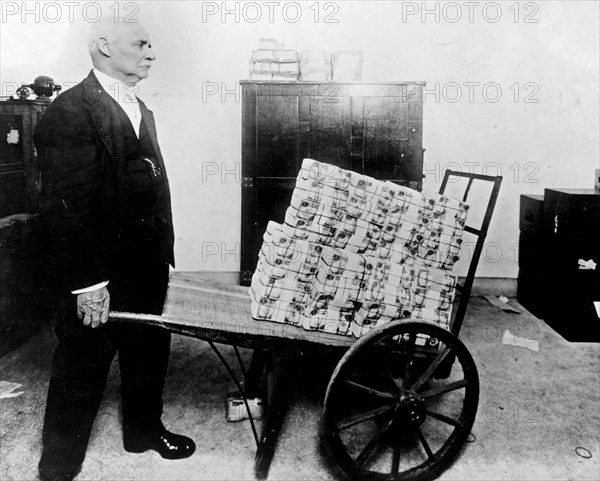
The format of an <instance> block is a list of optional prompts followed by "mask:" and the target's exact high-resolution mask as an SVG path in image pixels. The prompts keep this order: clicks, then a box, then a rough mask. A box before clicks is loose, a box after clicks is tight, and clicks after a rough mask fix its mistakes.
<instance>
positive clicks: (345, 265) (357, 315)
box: [250, 159, 468, 337]
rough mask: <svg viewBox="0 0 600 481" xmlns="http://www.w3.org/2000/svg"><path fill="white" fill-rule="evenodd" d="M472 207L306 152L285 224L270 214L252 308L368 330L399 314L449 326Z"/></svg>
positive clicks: (319, 326) (276, 316)
mask: <svg viewBox="0 0 600 481" xmlns="http://www.w3.org/2000/svg"><path fill="white" fill-rule="evenodd" d="M467 212H468V206H467V205H466V204H464V203H462V202H460V201H457V200H454V199H451V198H448V197H446V196H443V195H440V194H424V193H420V192H417V191H415V190H412V189H408V188H406V187H402V186H399V185H396V184H393V183H390V182H382V181H378V180H375V179H373V178H371V177H368V176H365V175H361V174H358V173H356V172H352V171H348V170H343V169H340V168H338V167H335V166H332V165H329V164H324V163H320V162H317V161H315V160H312V159H305V160H304V162H303V164H302V168H301V170H300V172H299V174H298V178H297V180H296V187H295V189H294V192H293V195H292V201H291V205H290V206H289V207H288V209H287V212H286V216H285V221H284V223H283V224H277V223H275V222H270V223H269V225H268V226H267V230H266V232H265V234H264V239H263V240H264V242H263V245H262V248H261V251H260V254H259V259H258V264H257V268H256V271H255V273H254V276H253V278H252V284H251V287H250V297H251V300H252V316H253V317H254V318H255V319H258V320H270V321H276V322H283V323H290V324H293V325H297V326H302V327H304V328H305V329H311V330H320V331H325V332H330V333H337V334H341V335H354V336H357V337H359V336H361V335H362V334H364V333H365V332H367V331H369V330H370V329H372V328H373V327H375V326H377V325H380V324H384V323H387V322H390V321H391V320H395V319H405V318H413V319H423V320H427V321H432V322H435V323H436V324H438V325H440V326H442V327H444V328H446V329H447V328H448V326H449V321H450V315H451V310H452V301H453V300H454V292H455V286H456V277H455V276H454V275H453V274H452V273H451V270H452V268H453V266H454V264H455V263H456V261H457V260H458V259H459V256H460V251H461V244H462V233H463V230H464V226H465V221H466V217H467Z"/></svg>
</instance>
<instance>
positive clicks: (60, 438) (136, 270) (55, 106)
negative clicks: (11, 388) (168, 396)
mask: <svg viewBox="0 0 600 481" xmlns="http://www.w3.org/2000/svg"><path fill="white" fill-rule="evenodd" d="M88 46H89V50H90V54H91V57H92V63H93V66H94V69H93V70H92V71H91V72H90V74H89V75H88V77H87V78H86V79H85V80H83V82H81V83H80V84H78V85H76V86H75V87H73V88H71V89H69V90H67V91H65V92H64V93H62V94H61V95H59V96H58V97H57V99H56V100H55V101H54V102H53V103H52V105H51V106H50V107H49V108H48V110H47V112H46V113H45V115H44V116H43V118H42V119H41V120H40V122H39V123H38V126H37V128H36V131H35V135H34V142H35V146H36V149H37V152H38V159H39V163H40V167H41V170H42V184H43V192H42V196H41V199H42V204H41V219H42V221H43V224H44V225H45V226H46V228H47V232H48V236H49V244H51V245H52V246H53V248H54V255H53V256H52V257H53V259H54V262H53V273H54V278H53V279H54V281H53V284H54V286H55V287H56V292H57V299H59V301H58V302H57V310H56V315H55V317H56V326H55V331H56V335H57V337H58V341H59V343H58V346H57V348H56V351H55V354H54V358H53V362H52V375H51V380H50V386H49V391H48V400H47V406H46V415H45V424H44V431H43V453H42V457H41V460H40V463H39V470H40V477H41V478H42V479H43V480H52V481H57V480H69V479H73V478H74V477H75V476H76V475H77V473H78V472H79V469H80V467H81V464H82V462H83V460H84V457H85V452H86V448H87V444H88V441H89V437H90V432H91V429H92V424H93V422H94V418H95V416H96V414H97V411H98V407H99V405H100V401H101V398H102V394H103V391H104V386H105V382H106V378H107V374H108V371H109V367H110V365H111V363H112V361H113V359H114V356H115V353H117V352H118V353H119V367H120V371H121V395H122V411H123V445H124V448H125V450H126V451H129V452H133V453H140V452H144V451H147V450H150V449H152V450H155V451H157V452H158V453H159V454H160V455H161V456H162V457H164V458H167V459H179V458H185V457H188V456H190V455H191V454H192V453H193V452H194V449H195V445H194V443H193V441H192V440H191V439H189V438H187V437H184V436H181V435H177V434H173V433H171V432H169V431H167V430H166V429H165V427H164V426H163V424H162V422H161V415H162V407H163V406H162V391H163V385H164V381H165V375H166V371H167V364H168V359H169V351H170V334H169V332H168V331H166V330H162V329H160V328H155V327H150V326H146V325H133V324H131V325H129V324H117V323H107V320H108V312H109V308H110V309H113V310H120V311H128V312H144V313H151V314H161V313H162V307H163V303H164V300H165V295H166V288H167V284H168V275H169V264H170V265H174V257H173V240H174V236H173V224H172V219H171V202H170V194H169V183H168V181H167V176H166V171H165V166H164V163H163V158H162V155H161V152H160V148H159V146H158V141H157V135H156V127H155V124H154V119H153V116H152V112H150V111H149V110H148V109H147V108H146V106H145V105H144V103H143V102H142V101H141V100H139V99H138V98H137V97H136V96H135V92H134V90H135V89H134V87H135V85H136V84H137V82H139V81H140V80H142V79H145V78H146V77H147V76H148V70H149V69H150V66H151V65H152V62H153V61H154V59H155V55H154V53H153V52H152V49H151V44H150V39H149V37H148V33H147V32H146V30H145V29H144V28H143V27H142V26H141V25H140V24H139V23H123V22H120V21H114V20H112V19H111V20H101V21H100V22H98V23H97V24H95V25H94V27H93V28H92V31H91V34H90V39H89V45H88Z"/></svg>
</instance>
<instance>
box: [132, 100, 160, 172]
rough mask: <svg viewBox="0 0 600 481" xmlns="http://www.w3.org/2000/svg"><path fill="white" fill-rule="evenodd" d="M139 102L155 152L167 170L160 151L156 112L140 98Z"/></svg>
mask: <svg viewBox="0 0 600 481" xmlns="http://www.w3.org/2000/svg"><path fill="white" fill-rule="evenodd" d="M138 103H139V105H140V112H141V114H142V122H144V124H145V125H146V130H147V131H148V135H149V137H150V142H151V143H152V148H153V149H154V153H155V154H156V159H157V160H158V163H159V165H160V168H161V170H162V171H163V172H166V169H165V163H164V161H163V158H162V154H161V152H160V147H159V146H158V136H157V135H156V124H155V123H154V114H153V113H152V111H151V110H150V109H148V107H146V104H145V103H144V102H142V101H141V100H140V99H138ZM165 175H166V174H165Z"/></svg>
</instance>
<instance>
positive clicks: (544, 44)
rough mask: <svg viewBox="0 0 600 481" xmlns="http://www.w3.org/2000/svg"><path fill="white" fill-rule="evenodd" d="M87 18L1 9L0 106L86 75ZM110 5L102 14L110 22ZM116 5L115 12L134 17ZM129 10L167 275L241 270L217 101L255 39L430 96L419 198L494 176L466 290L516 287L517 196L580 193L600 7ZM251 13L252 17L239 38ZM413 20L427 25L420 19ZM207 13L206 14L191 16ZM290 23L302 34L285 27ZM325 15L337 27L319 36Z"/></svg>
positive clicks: (594, 119)
mask: <svg viewBox="0 0 600 481" xmlns="http://www.w3.org/2000/svg"><path fill="white" fill-rule="evenodd" d="M89 4H90V2H79V3H77V5H75V6H73V7H71V8H72V10H71V13H72V18H69V13H70V12H69V7H68V6H67V5H65V4H63V3H62V2H58V3H54V4H53V5H52V6H44V4H43V3H42V4H40V3H37V4H36V3H33V2H32V3H29V4H28V7H29V8H30V9H31V11H32V12H34V13H29V14H27V15H26V16H25V17H24V18H23V16H22V14H23V9H22V8H21V2H3V5H4V6H3V7H2V8H3V18H2V23H0V28H1V29H2V31H1V34H0V42H1V57H0V80H1V81H2V95H6V94H7V93H11V92H10V91H11V89H13V88H14V83H15V82H16V83H21V82H28V83H29V82H32V81H33V79H34V77H35V76H37V75H40V74H45V75H50V76H51V77H53V78H54V79H55V80H56V81H57V82H58V83H65V84H66V83H69V82H70V83H73V82H77V81H79V80H80V79H82V78H83V77H84V76H85V75H86V74H87V72H88V70H89V68H90V62H89V60H88V57H87V52H86V49H85V38H86V36H87V31H88V29H89V26H90V24H89V22H86V20H85V19H84V13H85V14H86V15H87V18H88V19H90V20H91V19H94V18H95V16H96V9H95V5H91V6H90V5H89ZM7 5H8V7H7ZM36 5H37V7H36ZM111 5H114V2H103V3H101V5H100V7H101V9H102V10H104V13H107V14H112V13H113V11H111V10H110V9H109V8H110V6H111ZM126 5H127V3H126V2H124V3H122V4H121V5H120V8H121V11H122V13H125V14H127V13H132V12H133V10H132V9H131V8H132V7H131V6H130V7H127V8H128V9H127V10H126ZM130 5H136V6H137V7H139V11H137V12H136V13H135V18H139V19H140V20H141V21H142V22H143V23H144V24H145V25H146V27H147V29H148V31H149V32H150V35H151V38H152V43H153V49H154V50H155V53H156V54H157V61H156V62H155V65H154V67H153V68H152V70H151V72H150V78H149V79H148V80H147V81H145V82H144V83H142V84H140V96H141V97H142V98H143V99H144V100H145V101H146V102H147V104H148V105H149V106H150V108H151V109H153V110H154V111H155V115H156V117H157V123H158V129H159V137H160V141H161V146H162V149H163V153H164V154H165V158H166V161H167V163H168V167H169V175H170V179H171V184H172V190H173V206H174V216H175V222H176V236H177V246H176V248H177V264H178V269H181V270H207V271H236V270H238V269H239V258H238V255H239V238H240V183H239V180H240V178H239V177H240V158H241V146H240V141H241V103H240V100H241V99H240V98H239V96H237V97H236V95H234V94H231V93H230V94H227V95H225V96H224V97H222V96H221V93H222V92H221V91H222V89H230V90H233V89H235V88H236V86H237V81H238V80H239V79H244V78H247V76H248V73H247V72H248V60H249V57H250V53H251V51H252V50H253V49H255V48H257V46H258V40H259V38H261V37H276V38H277V39H278V40H280V41H282V42H284V43H285V44H286V46H287V47H289V48H293V49H296V50H303V49H328V50H331V51H336V50H362V51H364V55H365V62H364V65H363V80H374V81H383V80H394V81H398V80H425V81H427V89H428V93H427V94H426V102H425V106H424V146H425V147H426V148H427V152H426V156H425V160H426V173H427V180H426V184H425V189H428V190H436V189H437V187H438V183H439V180H440V173H441V172H442V171H443V170H444V168H445V167H454V168H456V167H457V166H458V167H460V168H462V169H464V170H468V169H470V168H473V169H474V170H475V171H477V172H483V173H488V174H490V175H495V174H496V173H497V172H498V173H501V174H502V175H503V176H504V184H503V186H502V190H501V195H500V198H499V201H498V205H497V210H496V214H495V217H494V220H493V223H492V227H491V232H490V234H489V237H488V241H489V248H488V251H487V260H485V259H484V260H483V262H482V264H481V265H480V270H479V276H484V277H516V275H517V272H518V267H517V263H516V262H515V255H516V250H515V248H516V243H517V242H518V209H519V195H520V194H523V193H532V194H542V193H543V189H544V188H547V187H580V188H591V187H593V176H594V169H596V168H598V167H599V141H598V138H599V137H598V135H599V134H598V132H599V130H600V129H599V86H598V72H599V34H598V32H599V20H598V19H599V15H598V13H599V4H598V3H597V2H588V1H582V2H557V1H552V2H521V3H519V4H515V2H499V3H494V2H475V5H473V6H472V7H469V2H449V3H448V2H446V3H437V2H427V3H426V4H424V3H422V2H374V1H369V2H367V1H351V2H335V3H334V2H321V3H320V4H316V3H315V2H299V3H297V4H293V2H279V5H275V6H273V7H271V8H273V22H271V21H270V19H269V18H268V17H269V8H270V7H269V4H268V3H267V2H253V3H252V4H251V5H248V4H247V3H244V2H226V3H225V4H223V2H192V1H182V2H159V1H153V2H136V3H135V4H134V3H132V2H130ZM236 5H237V8H238V9H239V12H240V15H239V18H237V19H236V16H235V15H234V14H229V15H226V16H225V18H222V17H221V15H220V13H222V12H223V9H222V7H223V6H227V7H228V8H230V9H233V10H235V8H236ZM515 5H516V6H515ZM256 7H258V8H260V10H261V13H262V15H263V16H262V19H261V20H260V21H258V22H255V23H252V22H251V20H252V19H253V18H254V17H255V16H256V13H257V8H256ZM36 8H37V9H38V11H39V18H35V16H36V15H35V9H36ZM284 8H286V10H285V12H284ZM424 8H427V9H429V11H430V12H431V13H429V14H427V15H426V16H425V17H423V16H422V14H423V12H424V11H425V10H424ZM469 8H472V10H471V11H470V10H469ZM15 9H16V10H15ZM214 9H218V10H219V14H217V15H205V16H204V17H203V10H204V13H207V11H208V12H210V11H213V10H214ZM436 9H437V11H438V13H439V15H438V18H436V15H435V11H436ZM13 11H14V12H15V13H14V14H13ZM316 11H319V14H320V16H319V19H318V20H319V21H318V22H316V21H315V20H316V19H315V12H316ZM413 12H414V14H413V15H410V13H413ZM459 12H460V13H462V17H461V18H460V20H458V21H454V20H456V17H457V14H458V13H459ZM57 13H60V14H61V17H60V18H57ZM297 13H300V14H301V18H300V20H299V21H297V22H295V23H294V22H291V21H290V20H293V17H294V15H296V14H297ZM470 13H472V15H473V16H472V18H471V19H470V18H469V15H470ZM517 13H518V14H519V18H518V21H516V20H517V19H516V18H515V15H516V14H517ZM244 14H245V15H244ZM327 14H330V15H331V17H330V20H337V23H326V22H325V21H324V20H325V15H327ZM403 14H404V17H403ZM285 15H287V17H286V16H285ZM54 19H57V21H56V22H54V23H53V22H51V21H50V20H54ZM495 19H497V20H498V21H496V22H493V20H495ZM525 20H530V21H531V20H537V22H536V23H531V22H525ZM469 85H471V86H472V87H471V89H472V90H471V91H470V88H469ZM484 86H487V89H486V90H485V92H484V89H483V87H484ZM498 87H499V88H500V89H501V93H500V91H499V90H497V89H498ZM214 88H218V89H219V90H220V92H217V93H215V94H213V95H208V96H205V98H204V99H203V95H202V93H203V89H204V90H205V93H206V90H207V89H208V90H210V89H214ZM210 91H212V90H210ZM436 91H437V94H436ZM470 93H471V94H472V97H471V98H469V96H470ZM517 93H518V97H517ZM458 94H461V95H462V96H461V98H460V99H457V95H458ZM526 99H527V100H530V101H534V102H526V101H525V100H526ZM494 100H496V101H494ZM457 164H458V165H457ZM236 252H237V254H236Z"/></svg>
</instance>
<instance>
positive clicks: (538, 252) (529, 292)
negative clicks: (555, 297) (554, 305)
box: [517, 195, 546, 319]
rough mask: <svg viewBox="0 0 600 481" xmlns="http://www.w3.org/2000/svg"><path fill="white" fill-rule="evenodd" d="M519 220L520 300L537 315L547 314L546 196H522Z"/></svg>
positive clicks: (518, 289) (518, 296)
mask: <svg viewBox="0 0 600 481" xmlns="http://www.w3.org/2000/svg"><path fill="white" fill-rule="evenodd" d="M520 212H521V213H520V219H519V229H520V234H519V277H518V283H517V299H518V300H519V302H520V303H521V305H523V307H525V308H526V309H528V310H529V311H530V312H531V313H532V314H533V315H535V316H537V317H539V318H541V319H543V318H544V317H545V312H546V311H545V307H546V306H545V302H546V299H545V295H544V289H545V280H546V274H545V263H544V253H543V245H544V241H543V218H544V196H543V195H522V196H521V211H520Z"/></svg>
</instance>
